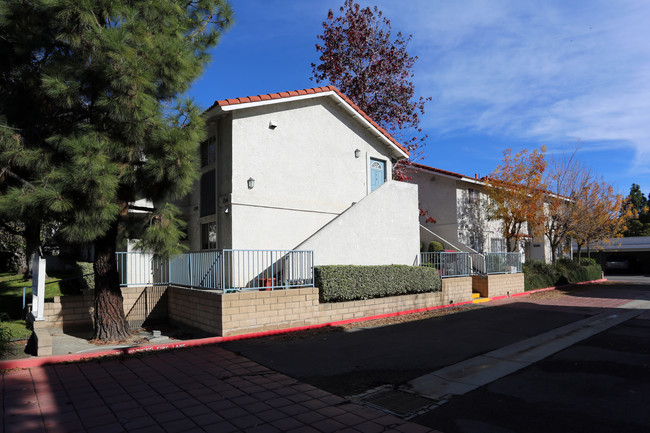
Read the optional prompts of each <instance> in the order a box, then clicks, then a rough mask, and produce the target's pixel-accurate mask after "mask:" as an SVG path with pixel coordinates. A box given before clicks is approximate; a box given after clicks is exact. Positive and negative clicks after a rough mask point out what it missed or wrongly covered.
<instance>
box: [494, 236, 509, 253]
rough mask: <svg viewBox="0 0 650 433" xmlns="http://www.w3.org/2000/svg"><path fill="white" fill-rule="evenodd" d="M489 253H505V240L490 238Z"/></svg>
mask: <svg viewBox="0 0 650 433" xmlns="http://www.w3.org/2000/svg"><path fill="white" fill-rule="evenodd" d="M490 252H493V253H505V252H506V240H505V239H504V238H492V239H491V240H490Z"/></svg>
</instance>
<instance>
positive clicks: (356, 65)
mask: <svg viewBox="0 0 650 433" xmlns="http://www.w3.org/2000/svg"><path fill="white" fill-rule="evenodd" d="M339 11H340V13H341V15H338V16H335V15H334V12H333V11H332V10H331V9H330V10H329V13H328V14H327V20H326V21H324V22H323V34H321V35H318V39H319V40H320V41H321V42H322V44H321V43H318V44H316V50H317V51H318V52H319V53H320V63H319V64H315V63H312V68H313V74H314V75H313V77H312V79H313V80H316V82H317V83H321V82H329V83H330V84H332V85H334V86H336V87H338V88H339V90H341V92H343V93H344V94H345V95H346V96H347V97H349V98H350V99H351V100H352V101H353V102H354V103H355V104H356V105H357V106H358V107H359V108H361V109H362V110H363V111H364V112H365V113H367V114H368V115H369V116H370V117H371V118H372V119H373V120H374V121H375V122H377V123H378V124H379V125H380V126H381V127H382V128H384V129H385V130H387V131H388V132H389V133H391V134H392V135H393V136H395V138H397V139H398V140H400V141H401V142H402V143H404V145H405V147H406V148H407V149H408V150H409V152H410V153H411V159H410V161H400V163H398V164H396V165H395V169H394V171H393V177H394V179H396V180H408V179H409V176H408V174H407V170H406V169H407V167H408V166H409V164H410V162H411V161H413V160H417V159H419V158H421V157H422V146H424V144H425V140H426V135H424V134H422V130H421V128H420V118H421V116H422V115H423V114H424V105H425V102H427V101H429V100H431V98H423V97H420V98H419V99H417V98H416V97H415V86H414V85H413V82H412V81H411V80H412V79H413V71H412V69H413V65H414V64H415V61H416V60H417V57H412V56H410V55H409V54H408V52H407V51H406V48H407V46H408V43H409V41H410V40H411V36H408V37H404V36H403V35H402V33H399V32H398V33H397V36H396V38H395V39H393V36H392V34H391V26H390V21H389V20H388V19H386V18H385V17H384V16H383V14H382V12H381V11H380V10H379V9H378V8H377V6H375V7H374V8H372V9H371V8H370V7H365V8H361V6H359V4H358V3H354V2H353V1H352V0H345V3H344V4H343V6H341V7H340V8H339Z"/></svg>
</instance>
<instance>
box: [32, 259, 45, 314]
mask: <svg viewBox="0 0 650 433" xmlns="http://www.w3.org/2000/svg"><path fill="white" fill-rule="evenodd" d="M44 309H45V259H44V258H41V256H40V255H39V254H38V253H36V254H35V255H34V261H33V263H32V318H33V320H34V321H41V320H44V317H43V310H44Z"/></svg>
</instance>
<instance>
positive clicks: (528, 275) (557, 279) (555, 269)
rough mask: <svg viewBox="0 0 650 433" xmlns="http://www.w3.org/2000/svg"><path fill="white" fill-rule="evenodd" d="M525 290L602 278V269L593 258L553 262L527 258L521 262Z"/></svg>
mask: <svg viewBox="0 0 650 433" xmlns="http://www.w3.org/2000/svg"><path fill="white" fill-rule="evenodd" d="M523 271H524V288H525V290H534V289H541V288H545V287H553V286H561V285H564V284H569V283H579V282H582V281H594V280H599V279H600V278H602V275H603V269H602V268H601V267H600V265H599V264H597V263H596V262H595V260H593V259H582V262H581V263H580V264H578V262H577V261H574V260H570V259H559V260H557V262H556V263H555V264H548V263H545V262H543V261H539V260H529V261H527V262H526V263H524V264H523Z"/></svg>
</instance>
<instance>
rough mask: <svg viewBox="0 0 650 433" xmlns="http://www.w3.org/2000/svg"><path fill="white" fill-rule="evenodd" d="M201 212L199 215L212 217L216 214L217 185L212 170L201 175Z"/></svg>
mask: <svg viewBox="0 0 650 433" xmlns="http://www.w3.org/2000/svg"><path fill="white" fill-rule="evenodd" d="M200 205H201V212H200V215H201V216H202V217H203V216H207V215H214V214H215V213H216V212H217V184H216V174H215V171H214V170H210V171H208V172H205V173H203V175H201V202H200Z"/></svg>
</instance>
